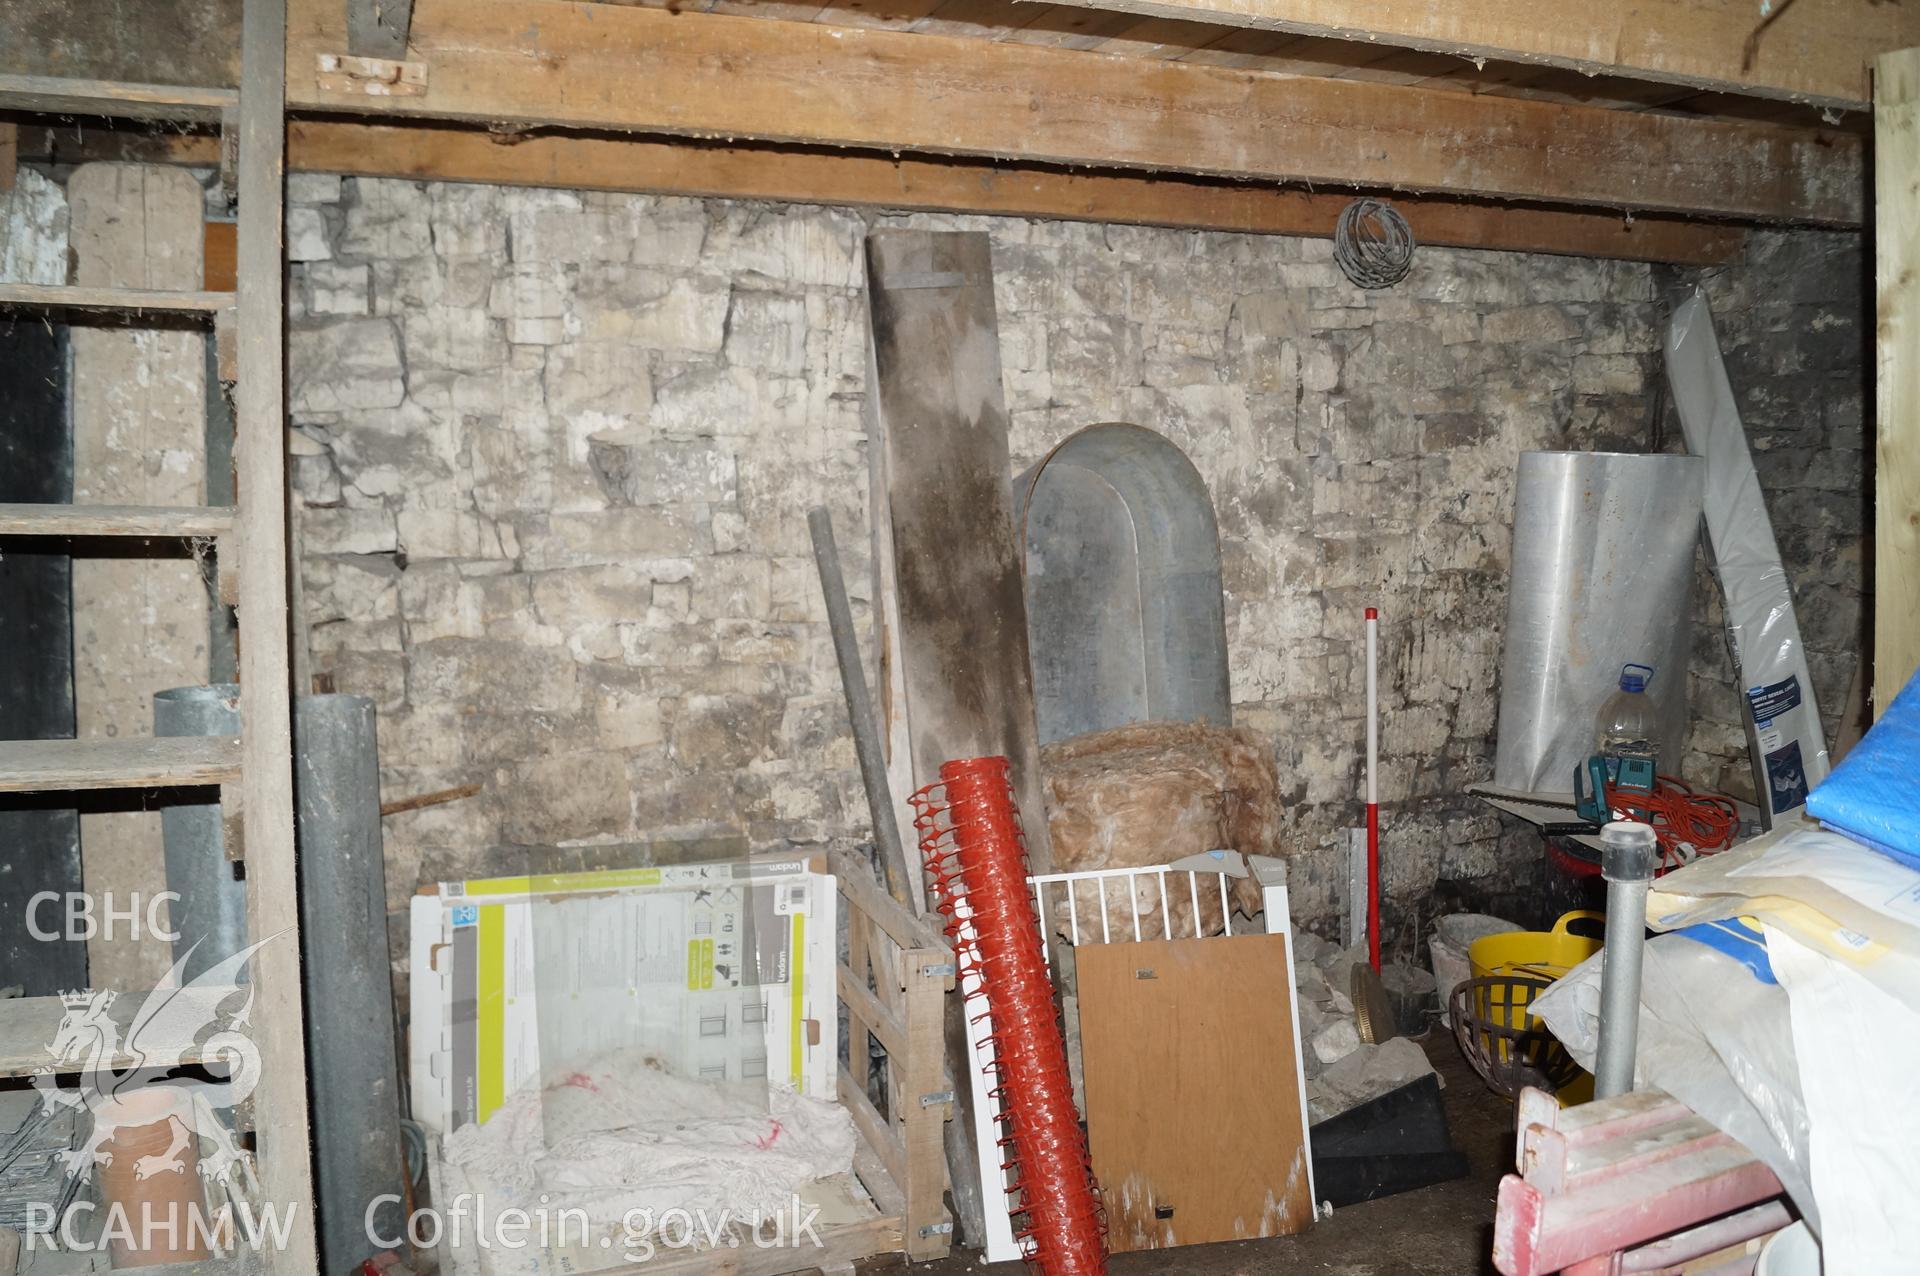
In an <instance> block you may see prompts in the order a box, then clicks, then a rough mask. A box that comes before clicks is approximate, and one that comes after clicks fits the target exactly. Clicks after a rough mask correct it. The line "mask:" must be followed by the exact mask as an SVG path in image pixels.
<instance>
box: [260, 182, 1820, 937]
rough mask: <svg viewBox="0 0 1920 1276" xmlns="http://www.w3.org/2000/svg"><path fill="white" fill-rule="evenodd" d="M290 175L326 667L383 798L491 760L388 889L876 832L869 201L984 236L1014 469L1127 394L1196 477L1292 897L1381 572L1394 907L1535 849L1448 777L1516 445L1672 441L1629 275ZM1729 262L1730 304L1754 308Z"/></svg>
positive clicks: (1326, 814) (1332, 776) (307, 463)
mask: <svg viewBox="0 0 1920 1276" xmlns="http://www.w3.org/2000/svg"><path fill="white" fill-rule="evenodd" d="M290 194H291V198H292V207H291V209H290V214H289V219H290V236H289V240H290V245H291V248H292V255H293V256H294V257H295V259H296V262H297V264H296V267H295V271H294V289H293V292H294V305H295V307H296V311H295V320H294V325H293V333H292V337H291V359H292V376H291V394H292V406H293V413H294V418H295V423H296V425H297V426H298V428H299V432H300V435H301V436H302V439H301V450H302V452H303V453H304V455H302V456H300V457H299V459H298V461H297V463H296V477H297V487H298V491H299V494H300V496H301V497H302V498H303V500H304V504H305V506H306V508H305V511H304V515H303V518H302V523H303V528H302V534H303V537H304V546H305V557H304V577H305V587H306V609H307V618H308V620H309V622H310V623H311V625H312V631H311V632H312V643H313V650H314V665H315V668H316V669H318V670H322V671H330V672H331V673H332V674H333V675H334V677H335V679H336V681H337V685H338V686H339V688H340V689H341V690H344V691H357V692H364V693H366V694H369V695H372V696H373V697H374V698H375V699H376V700H377V701H378V703H379V708H380V712H381V715H382V717H381V732H382V754H383V783H384V785H385V787H386V789H387V796H388V797H389V798H392V797H397V796H402V795H405V794H407V793H411V792H415V791H420V790H428V789H435V788H441V787H446V786H450V785H453V784H458V783H462V782H467V781H475V780H477V781H481V782H483V783H484V784H485V786H486V787H485V791H484V793H483V794H482V795H481V796H479V797H477V798H474V799H471V800H468V801H465V802H459V803H453V804H449V805H446V806H441V807H436V808H432V809H429V810H424V811H420V812H415V813H411V814H406V815H402V816H397V817H395V818H392V819H389V820H388V821H387V824H386V831H387V851H388V857H389V866H390V889H391V890H392V891H393V892H394V898H395V899H396V902H397V900H398V899H399V898H400V897H401V896H402V895H404V894H405V893H409V892H411V891H412V890H413V889H414V888H415V886H416V885H417V884H418V883H419V882H420V881H422V880H430V879H433V878H436V877H441V876H447V875H459V874H468V873H472V872H474V871H478V870H480V869H482V868H483V867H486V866H488V865H492V864H496V863H497V862H499V861H500V860H501V858H502V857H503V856H506V857H511V854H512V852H509V851H503V850H501V849H500V848H502V847H511V846H524V845H543V844H559V843H593V842H613V841H633V840H657V839H662V838H710V837H715V836H720V837H729V838H735V839H744V840H745V841H746V842H747V843H749V844H751V845H753V846H756V847H774V846H783V845H786V844H788V843H801V844H811V843H821V842H827V841H832V840H836V839H846V838H855V837H859V836H861V835H863V834H864V832H865V829H866V826H867V815H866V810H865V805H864V801H863V799H862V797H861V791H860V788H859V784H858V779H857V775H856V772H855V769H854V761H853V752H852V746H851V742H850V739H849V737H848V735H847V731H846V727H845V722H844V713H843V710H842V708H841V701H840V690H839V685H838V678H837V675H836V674H835V671H834V665H833V660H832V653H831V647H830V644H829V641H828V636H827V632H826V625H825V620H824V613H823V609H822V606H821V603H820V600H819V591H818V586H817V584H816V582H815V580H814V577H813V570H812V563H811V558H810V551H809V545H808V539H807V534H806V528H805V513H806V510H807V509H808V508H809V507H810V506H812V505H814V504H818V503H825V504H827V505H828V506H830V507H831V508H832V510H833V513H834V517H835V521H836V523H837V525H838V528H839V539H840V544H841V546H842V550H843V553H845V554H846V555H847V557H848V559H849V563H848V568H849V571H848V574H849V579H850V581H851V582H852V583H853V587H854V590H855V593H856V595H863V594H864V593H865V592H866V591H865V589H864V588H863V584H864V582H865V580H866V579H867V576H868V569H867V563H866V555H867V526H866V476H867V461H866V455H865V437H864V431H863V426H862V420H861V410H862V405H863V398H864V394H865V383H864V340H865V337H864V328H863V324H864V303H863V299H862V294H861V287H860V285H861V270H860V255H859V249H860V241H861V237H862V235H863V234H864V233H865V231H866V229H867V227H868V226H869V225H870V224H886V225H898V224H911V225H922V226H929V227H938V228H965V229H981V230H985V231H986V232H987V233H988V234H989V235H990V236H991V237H992V240H993V247H994V264H995V271H996V278H997V285H998V287H997V291H998V301H999V311H1000V334H1001V346H1002V357H1003V360H1004V364H1005V378H1006V392H1007V398H1008V405H1009V407H1010V409H1011V410H1012V414H1013V422H1014V426H1013V439H1012V444H1013V451H1014V454H1015V458H1016V461H1015V464H1016V468H1021V467H1024V466H1025V465H1027V464H1028V463H1030V462H1031V460H1032V459H1033V458H1035V457H1036V456H1037V455H1038V454H1040V453H1041V452H1043V451H1044V450H1045V449H1047V448H1048V447H1050V446H1051V445H1052V444H1053V443H1055V442H1057V441H1058V440H1059V439H1060V438H1061V437H1063V436H1064V435H1066V434H1067V433H1069V432H1070V431H1072V430H1074V429H1076V428H1078V427H1081V426H1084V425H1087V424H1090V423H1094V422H1099V421H1112V420H1125V421H1133V422H1136V423H1138V424H1141V425H1145V426H1148V427H1150V428H1152V429H1155V430H1158V431H1160V432H1162V433H1164V434H1166V435H1167V436H1168V437H1169V438H1171V439H1172V440H1173V441H1174V442H1175V443H1177V444H1178V445H1179V446H1180V447H1182V448H1183V449H1185V450H1186V451H1187V453H1188V454H1189V455H1190V456H1191V457H1192V459H1193V461H1194V463H1195V464H1196V465H1197V466H1198V468H1199V470H1200V472H1201V474H1202V475H1203V476H1204V477H1205V479H1206V480H1207V482H1208V484H1209V485H1210V487H1211V490H1212V495H1213V500H1214V505H1215V508H1216V511H1217V513H1218V516H1219V522H1220V531H1221V538H1222V550H1223V555H1224V559H1225V583H1226V594H1227V628H1228V640H1229V649H1230V658H1231V664H1232V685H1233V697H1234V702H1235V713H1236V715H1237V718H1238V720H1239V721H1240V722H1241V723H1243V724H1246V725H1250V726H1253V727H1255V728H1258V729H1260V730H1262V731H1264V732H1266V733H1268V734H1269V735H1270V736H1271V738H1272V739H1273V741H1274V747H1275V749H1276V751H1277V757H1278V762H1279V766H1280V772H1281V775H1282V782H1283V786H1284V788H1285V790H1286V799H1287V806H1288V821H1289V827H1288V837H1289V841H1290V844H1291V848H1292V854H1293V857H1294V859H1295V861H1296V870H1295V877H1294V882H1295V889H1294V903H1295V909H1296V912H1297V913H1299V914H1300V916H1301V917H1302V918H1303V919H1304V920H1307V921H1309V922H1314V923H1316V924H1317V923H1324V922H1326V921H1329V920H1330V919H1331V918H1332V916H1333V915H1334V912H1335V910H1336V907H1337V905H1336V904H1335V899H1334V894H1333V883H1334V881H1335V879H1336V878H1337V876H1338V866H1339V863H1340V859H1341V853H1340V852H1339V851H1338V850H1337V847H1338V846H1339V842H1340V836H1341V835H1340V830H1341V829H1342V828H1344V827H1347V826H1350V825H1353V824H1355V823H1357V822H1358V820H1359V818H1360V814H1361V811H1360V806H1359V803H1358V801H1357V796H1358V793H1359V770H1360V762H1359V758H1360V750H1361V745H1362V739H1363V726H1362V722H1361V717H1360V708H1361V703H1362V700H1361V697H1362V689H1363V677H1364V670H1363V669H1362V667H1361V662H1360V660H1359V659H1358V657H1359V653H1360V643H1361V631H1360V620H1359V618H1360V612H1361V608H1362V607H1363V606H1364V605H1366V604H1368V603H1377V604H1379V605H1380V606H1381V608H1382V610H1383V614H1384V623H1383V631H1382V638H1383V644H1384V648H1383V654H1382V666H1383V683H1384V685H1383V688H1382V706H1383V717H1384V725H1383V730H1382V741H1383V750H1384V758H1383V762H1384V768H1383V774H1382V783H1381V800H1382V802H1383V805H1384V807H1385V809H1386V812H1387V822H1388V825H1389V827H1390V829H1391V834H1390V837H1391V840H1392V847H1393V851H1392V853H1391V854H1390V855H1389V856H1388V860H1387V862H1388V865H1389V880H1388V891H1389V895H1390V901H1391V902H1392V903H1393V904H1394V906H1395V909H1396V914H1395V915H1396V916H1400V915H1404V916H1406V918H1407V920H1408V921H1409V922H1411V921H1412V920H1413V919H1414V917H1415V916H1416V915H1417V914H1418V913H1419V911H1420V910H1421V909H1422V908H1423V907H1430V905H1429V903H1428V901H1429V898H1430V895H1431V894H1432V892H1433V890H1434V888H1435V886H1436V884H1437V883H1440V882H1442V881H1444V880H1454V881H1460V882H1466V883H1469V884H1471V883H1473V882H1481V883H1485V884H1487V885H1488V886H1492V885H1494V884H1496V883H1497V882H1498V881H1499V880H1500V879H1501V877H1502V875H1503V874H1505V873H1508V872H1509V871H1510V870H1511V869H1513V868H1514V867H1515V865H1514V864H1513V863H1512V856H1513V855H1514V854H1524V853H1525V852H1505V853H1503V851H1502V849H1501V847H1502V839H1501V837H1500V827H1499V824H1498V822H1497V821H1496V819H1495V818H1494V817H1493V816H1492V815H1491V814H1490V813H1489V812H1487V811H1486V810H1485V809H1484V808H1481V807H1480V806H1479V805H1478V804H1477V803H1475V802H1472V801H1470V800H1464V799H1462V798H1460V797H1459V796H1458V794H1459V792H1460V789H1461V788H1462V786H1464V785H1466V784H1468V783H1470V782H1472V781H1474V780H1478V779H1483V778H1486V777H1487V776H1488V774H1489V773H1490V770H1491V760H1492V734H1493V728H1494V716H1495V707H1496V703H1497V690H1496V676H1497V671H1498V666H1499V653H1500V629H1501V622H1502V619H1503V617H1504V613H1505V597H1506V590H1505V585H1506V570H1507V563H1508V553H1509V546H1510V539H1511V538H1510V529H1509V519H1510V513H1511V504H1512V480H1511V476H1512V472H1513V465H1514V459H1515V456H1516V455H1517V453H1519V452H1520V451H1522V450H1525V449H1529V448H1541V447H1576V448H1582V447H1613V448H1624V449H1632V450H1640V449H1643V448H1645V447H1646V446H1647V445H1648V441H1649V439H1650V437H1651V436H1652V432H1653V431H1654V430H1655V429H1656V428H1657V427H1658V426H1659V419H1658V418H1659V399H1660V396H1659V394H1658V393H1650V389H1654V390H1657V386H1658V356H1657V351H1658V335H1659V334H1658V319H1659V308H1658V306H1657V304H1656V302H1655V277H1654V271H1653V270H1652V269H1651V268H1649V267H1646V266H1640V265H1633V264H1627V263H1614V262H1599V261H1586V260H1577V259H1569V258H1556V257H1546V256H1523V255H1512V254H1496V253H1480V252H1465V251H1450V250H1444V249H1432V248H1423V249H1421V251H1420V253H1419V256H1418V258H1417V259H1416V265H1415V268H1414V271H1413V273H1412V275H1411V276H1410V277H1409V278H1408V279H1407V280H1406V281H1405V282H1404V283H1403V284H1402V285H1400V286H1399V287H1398V288H1396V289H1394V290H1392V291H1389V292H1383V293H1378V294H1367V293H1363V292H1360V291H1358V290H1356V289H1354V288H1352V287H1351V286H1350V285H1348V284H1347V282H1346V281H1345V280H1344V278H1343V277H1342V276H1341V275H1340V273H1339V271H1338V269H1337V268H1336V267H1335V266H1334V265H1333V263H1332V262H1331V261H1330V259H1329V247H1330V246H1329V245H1328V244H1327V243H1326V242H1323V241H1315V240H1293V239H1283V238H1269V237H1256V236H1242V235H1229V234H1208V233H1192V232H1185V231H1174V230H1160V229H1141V228H1136V227H1126V226H1105V225H1093V224H1078V223H1055V222H1034V221H1022V220H994V219H980V218H966V217H947V216H913V217H870V216H868V215H863V214H861V213H857V212H853V211H848V210H842V209H833V208H818V207H804V206H788V207H769V206H762V205H754V204H741V203H730V202H725V201H700V200H690V199H674V198H651V197H644V196H623V195H603V194H573V193H568V192H561V191H543V190H514V189H499V188H488V187H475V186H455V185H421V184H416V183H408V182H398V181H373V180H360V181H355V180H347V181H340V180H336V179H329V178H314V177H296V178H294V179H292V182H291V189H290ZM1734 273H1737V272H1730V274H1729V275H1728V276H1726V277H1723V278H1722V279H1721V281H1720V282H1719V283H1717V284H1716V287H1722V288H1725V287H1729V286H1730V285H1729V284H1728V283H1727V282H1726V280H1727V279H1728V278H1732V277H1733V274H1734ZM1740 287H1745V288H1748V291H1747V292H1745V293H1743V294H1741V295H1742V296H1743V297H1746V298H1747V299H1748V300H1747V301H1746V302H1744V303H1742V304H1745V305H1747V306H1749V308H1750V313H1752V314H1754V315H1756V316H1758V315H1759V314H1760V313H1761V307H1762V306H1763V304H1771V303H1765V302H1763V296H1764V293H1765V289H1764V288H1763V287H1762V286H1761V284H1760V283H1758V282H1756V283H1754V284H1752V285H1745V284H1742V285H1740ZM1767 313H1768V314H1770V315H1771V313H1772V312H1771V311H1769V312H1767ZM1787 318H1790V317H1787ZM1787 318H1781V319H1780V322H1786V321H1787ZM1754 322H1755V323H1756V324H1759V323H1761V321H1760V320H1759V319H1757V318H1756V319H1755V321H1754ZM1766 322H1767V323H1772V322H1774V320H1773V319H1769V320H1767V321H1766ZM1757 330H1758V329H1756V331H1757ZM1806 353H1807V357H1809V358H1811V357H1812V353H1813V352H1812V350H1811V348H1809V350H1808V351H1807V352H1806ZM1857 411H1858V408H1857V404H1856V406H1855V415H1854V416H1853V418H1852V420H1853V422H1854V425H1853V429H1854V431H1855V443H1854V445H1853V446H1854V447H1856V448H1857V446H1858V442H1857V431H1858V415H1857ZM1835 428H1836V429H1837V428H1838V427H1837V426H1836V427H1835ZM1856 459H1857V453H1856ZM1845 480H1846V476H1845V475H1837V476H1836V481H1837V482H1839V481H1845ZM1853 481H1855V482H1856V483H1857V476H1856V478H1855V479H1854V480H1853ZM1854 499H1855V500H1856V503H1857V499H1858V498H1857V497H1855V498H1854ZM1796 508H1798V507H1796ZM1796 517H1800V515H1798V514H1796ZM1804 517H1805V518H1807V519H1814V518H1816V517H1823V516H1820V515H1818V514H1817V512H1816V511H1815V510H1813V509H1812V508H1807V509H1806V512H1805V515H1804ZM1788 539H1789V540H1791V538H1788ZM855 606H856V618H857V619H858V621H859V622H860V624H861V625H862V626H863V627H864V626H866V625H867V624H868V614H867V611H866V607H865V600H864V598H863V597H856V601H855ZM867 646H868V650H869V651H871V649H872V648H871V642H870V635H869V636H868V642H867ZM1703 655H1704V656H1706V657H1708V658H1710V656H1711V652H1710V650H1709V649H1707V648H1705V647H1703ZM1717 747H1718V742H1709V746H1708V747H1706V748H1704V749H1703V752H1714V751H1715V749H1717ZM1503 854H1504V855H1505V857H1506V858H1503ZM1532 854H1534V855H1535V856H1536V857H1537V844H1536V845H1535V848H1534V850H1533V852H1532ZM1408 934H1409V936H1410V935H1411V931H1409V932H1408Z"/></svg>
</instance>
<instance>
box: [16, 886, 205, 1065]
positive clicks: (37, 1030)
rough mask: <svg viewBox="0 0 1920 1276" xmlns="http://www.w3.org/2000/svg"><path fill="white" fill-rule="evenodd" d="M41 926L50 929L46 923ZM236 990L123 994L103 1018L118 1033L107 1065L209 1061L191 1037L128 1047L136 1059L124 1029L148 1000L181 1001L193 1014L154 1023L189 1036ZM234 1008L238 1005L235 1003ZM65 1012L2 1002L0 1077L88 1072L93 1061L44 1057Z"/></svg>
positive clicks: (40, 1001)
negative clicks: (174, 1027) (181, 1028)
mask: <svg viewBox="0 0 1920 1276" xmlns="http://www.w3.org/2000/svg"><path fill="white" fill-rule="evenodd" d="M43 924H49V925H50V924H52V923H51V922H50V921H49V922H47V923H43ZM236 991H238V989H236V988H235V987H234V986H232V985H230V984H229V985H225V986H215V987H211V988H200V987H187V988H166V989H161V990H159V991H158V992H153V993H148V992H144V991H143V992H133V993H122V994H120V995H119V996H117V997H115V998H114V999H113V1002H112V1004H111V1005H109V1006H108V1008H107V1017H108V1018H110V1019H112V1020H113V1021H114V1023H116V1024H118V1025H119V1027H120V1047H119V1049H118V1050H117V1051H116V1052H115V1053H114V1055H113V1057H112V1059H111V1060H110V1061H109V1062H111V1064H112V1065H113V1067H114V1068H116V1069H126V1068H132V1067H136V1066H139V1065H140V1064H141V1063H143V1062H145V1063H147V1064H152V1063H154V1062H156V1061H158V1060H160V1059H162V1058H164V1059H165V1060H166V1061H167V1062H169V1063H172V1062H175V1061H176V1060H177V1061H178V1062H180V1063H205V1062H208V1061H209V1058H210V1056H206V1055H203V1054H202V1052H201V1048H200V1046H198V1045H196V1044H195V1042H194V1040H193V1036H192V1035H187V1036H183V1037H181V1038H179V1039H177V1040H171V1039H162V1040H149V1039H148V1038H147V1037H145V1036H143V1037H142V1038H141V1039H140V1040H139V1041H138V1042H135V1043H132V1044H134V1045H137V1046H138V1047H139V1053H138V1054H135V1053H134V1052H133V1051H131V1050H129V1049H128V1045H129V1043H128V1042H127V1040H126V1035H127V1029H128V1028H129V1027H130V1026H131V1024H132V1022H133V1017H134V1015H135V1014H137V1013H138V1012H139V1010H140V1007H141V1003H142V1002H143V1001H145V1000H146V999H147V998H148V997H167V996H172V997H179V998H182V999H183V1000H182V1002H181V1005H182V1006H183V1007H191V1008H192V1010H193V1013H191V1014H187V1015H180V1016H176V1015H172V1014H166V1015H160V1016H157V1017H156V1019H155V1020H154V1021H153V1022H154V1023H155V1024H157V1025H159V1026H161V1027H162V1028H163V1029H164V1027H165V1025H167V1024H168V1023H172V1024H175V1025H187V1026H188V1031H189V1033H190V1034H191V1033H194V1032H197V1031H198V1029H199V1028H201V1027H203V1026H204V1025H206V1024H209V1023H212V1022H213V1020H214V1012H215V1011H216V1010H217V1009H218V1008H219V1006H220V1003H221V1002H223V1001H225V1000H226V999H227V998H228V997H230V996H232V995H233V994H234V993H235V992H236ZM236 1004H237V1003H236ZM68 1009H69V1008H68V1006H67V1005H66V1004H65V1001H64V999H62V998H60V997H8V998H4V999H0V1076H3V1077H25V1076H31V1075H33V1074H34V1073H40V1072H56V1071H58V1072H75V1071H83V1070H84V1069H85V1068H86V1067H88V1066H91V1061H90V1060H87V1059H82V1060H80V1061H78V1062H77V1063H76V1062H70V1061H66V1060H56V1059H55V1058H54V1057H53V1056H52V1055H51V1054H49V1053H48V1047H49V1046H51V1045H52V1044H53V1039H54V1037H55V1036H57V1035H58V1034H59V1031H60V1020H61V1019H62V1018H63V1017H64V1016H65V1015H66V1013H67V1011H68Z"/></svg>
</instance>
